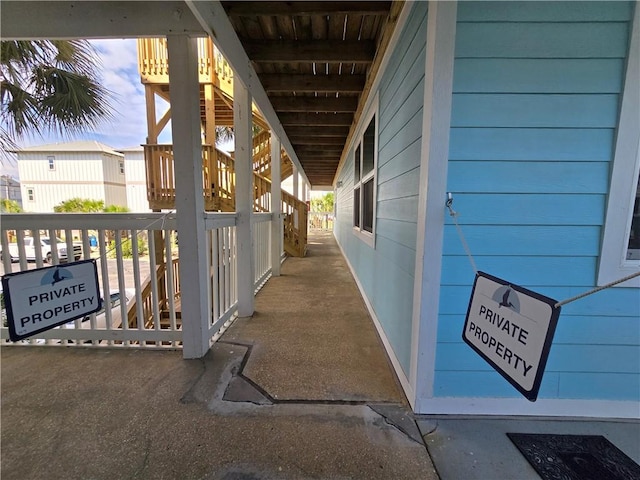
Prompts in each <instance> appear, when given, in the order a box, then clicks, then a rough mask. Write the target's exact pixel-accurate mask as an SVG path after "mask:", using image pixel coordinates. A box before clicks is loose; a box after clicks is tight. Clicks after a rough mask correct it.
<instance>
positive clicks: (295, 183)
mask: <svg viewBox="0 0 640 480" xmlns="http://www.w3.org/2000/svg"><path fill="white" fill-rule="evenodd" d="M299 178H300V175H298V169H297V168H296V166H295V165H294V166H293V196H294V197H296V198H297V199H298V200H299V199H300V189H299V188H298V184H299V182H298V180H299Z"/></svg>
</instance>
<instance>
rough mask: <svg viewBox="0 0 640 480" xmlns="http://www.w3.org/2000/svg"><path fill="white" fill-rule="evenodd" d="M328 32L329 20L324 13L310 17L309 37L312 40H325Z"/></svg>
mask: <svg viewBox="0 0 640 480" xmlns="http://www.w3.org/2000/svg"><path fill="white" fill-rule="evenodd" d="M328 32H329V22H328V21H327V16H326V15H313V16H312V17H311V37H312V38H313V40H326V39H327V34H328Z"/></svg>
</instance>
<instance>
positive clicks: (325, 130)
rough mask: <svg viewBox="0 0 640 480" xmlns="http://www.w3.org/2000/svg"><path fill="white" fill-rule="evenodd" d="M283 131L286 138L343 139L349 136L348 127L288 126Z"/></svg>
mask: <svg viewBox="0 0 640 480" xmlns="http://www.w3.org/2000/svg"><path fill="white" fill-rule="evenodd" d="M285 131H286V132H287V136H289V137H291V136H294V137H295V136H298V137H299V136H313V137H338V136H339V137H344V136H347V135H348V134H349V127H313V126H307V127H301V126H288V127H287V128H286V129H285Z"/></svg>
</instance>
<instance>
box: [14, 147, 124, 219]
mask: <svg viewBox="0 0 640 480" xmlns="http://www.w3.org/2000/svg"><path fill="white" fill-rule="evenodd" d="M16 154H17V157H18V171H19V172H20V183H21V186H22V199H23V209H24V211H25V212H42V213H44V212H53V207H54V206H55V205H58V204H59V203H61V202H64V201H65V200H69V199H70V198H74V197H80V198H88V199H93V200H102V201H103V202H104V204H105V206H106V205H121V206H126V205H127V188H126V166H125V155H124V154H123V153H120V152H117V151H115V150H114V149H112V148H111V147H109V146H107V145H104V144H101V143H99V142H96V141H78V142H69V143H55V144H50V145H40V146H36V147H27V148H23V149H20V150H18V151H17V152H16Z"/></svg>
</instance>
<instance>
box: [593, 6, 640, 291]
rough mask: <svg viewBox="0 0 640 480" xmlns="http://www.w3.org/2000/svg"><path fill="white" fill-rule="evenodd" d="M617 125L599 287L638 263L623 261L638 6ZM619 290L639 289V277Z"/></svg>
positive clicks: (632, 161) (629, 205)
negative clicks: (626, 288) (624, 288)
mask: <svg viewBox="0 0 640 480" xmlns="http://www.w3.org/2000/svg"><path fill="white" fill-rule="evenodd" d="M618 122H619V123H618V132H617V136H616V145H615V154H614V158H613V170H612V173H611V183H610V185H609V201H608V204H607V214H606V217H605V224H604V235H603V239H602V252H601V254H600V262H599V265H598V285H604V284H606V283H609V282H612V281H615V280H618V279H619V278H623V277H625V276H627V275H630V274H632V273H635V272H637V271H638V268H639V267H640V262H638V261H631V260H627V259H626V251H627V246H628V241H629V231H630V228H631V215H632V214H633V197H634V194H635V191H636V186H637V184H636V182H637V179H638V170H639V169H640V151H639V150H640V6H638V5H637V4H636V8H635V12H634V17H633V26H632V30H631V41H630V44H629V56H628V63H627V72H626V77H625V82H624V91H623V93H622V102H621V107H620V119H619V121H618ZM618 286H622V287H640V277H636V278H634V279H632V280H627V281H626V282H624V283H621V284H619V285H618Z"/></svg>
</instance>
